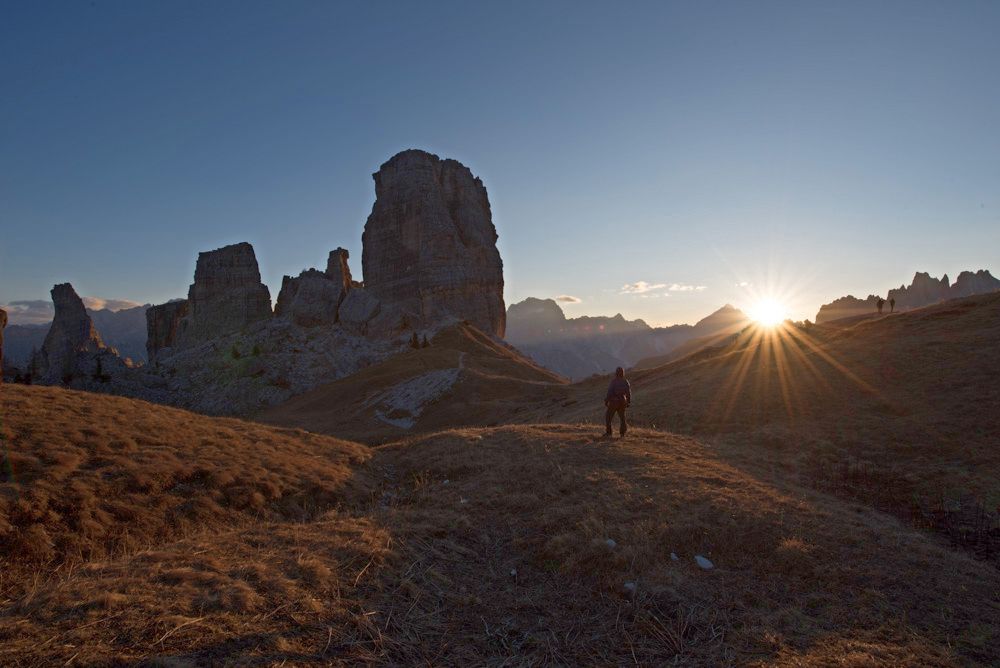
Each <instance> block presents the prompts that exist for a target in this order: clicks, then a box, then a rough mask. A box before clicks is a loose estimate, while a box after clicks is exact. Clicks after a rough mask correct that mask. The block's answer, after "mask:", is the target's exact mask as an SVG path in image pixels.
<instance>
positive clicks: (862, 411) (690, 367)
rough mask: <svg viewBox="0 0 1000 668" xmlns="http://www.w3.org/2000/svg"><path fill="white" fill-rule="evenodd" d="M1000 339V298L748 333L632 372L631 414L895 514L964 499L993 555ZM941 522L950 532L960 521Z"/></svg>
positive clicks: (997, 530)
mask: <svg viewBox="0 0 1000 668" xmlns="http://www.w3.org/2000/svg"><path fill="white" fill-rule="evenodd" d="M998 340H1000V294H992V295H982V296H978V297H973V298H969V299H960V300H954V301H950V302H946V303H943V304H940V305H937V306H932V307H928V308H925V309H920V310H917V311H911V312H907V313H902V314H895V315H892V316H885V317H881V318H878V317H875V318H855V319H851V320H847V321H842V322H833V323H829V324H824V325H819V326H813V327H810V328H807V329H803V328H796V327H787V328H785V329H779V330H776V331H774V332H768V331H766V330H755V329H749V330H747V331H745V332H744V333H743V334H742V335H741V336H740V338H739V340H738V341H736V342H733V343H730V344H729V345H727V346H724V347H721V348H716V349H713V350H705V351H701V352H699V353H696V354H694V355H692V356H690V357H688V358H686V359H683V360H679V361H677V362H673V363H670V364H667V365H664V366H662V367H659V368H657V369H651V370H646V371H639V372H636V373H634V374H632V375H631V381H632V385H633V388H634V396H635V400H634V402H633V408H634V410H633V411H632V418H633V422H634V423H635V424H637V425H642V426H648V427H654V428H656V429H663V430H669V431H671V432H675V433H684V434H690V435H695V436H698V437H699V438H703V439H709V440H711V441H712V442H713V443H714V444H716V445H717V446H718V447H719V452H720V454H723V455H725V456H726V458H727V459H728V460H729V461H731V462H734V463H737V464H738V465H739V466H741V467H743V468H745V469H747V470H749V471H753V472H756V473H759V474H760V473H764V474H768V475H775V476H779V477H787V478H793V479H795V480H797V481H799V482H802V483H807V482H812V483H815V484H816V485H817V486H818V487H820V488H822V489H825V490H829V491H832V492H834V493H837V494H840V495H842V496H844V497H845V498H848V499H853V500H859V501H862V502H865V503H870V504H871V505H873V506H875V507H879V508H881V509H883V510H887V511H889V512H893V513H894V514H897V515H898V516H900V517H909V516H911V515H913V514H914V513H912V512H911V507H912V506H914V504H915V505H916V506H918V507H919V508H923V509H924V510H926V511H927V512H932V513H933V512H936V511H935V510H934V509H935V508H938V507H942V508H958V509H959V510H958V511H956V512H957V513H958V514H957V515H955V512H952V511H949V512H951V514H952V516H953V518H954V517H957V519H958V523H959V524H960V525H962V526H961V527H959V528H958V530H957V531H958V533H962V532H968V531H972V532H973V533H976V530H975V529H974V528H973V527H971V526H970V525H971V524H977V525H978V526H980V527H981V529H982V530H980V531H978V534H979V535H980V536H985V537H986V538H985V539H986V541H987V542H988V543H991V544H993V545H994V547H992V548H986V549H984V548H982V547H979V545H981V544H982V543H983V540H978V539H976V540H970V541H969V542H970V545H971V544H972V543H975V545H974V546H973V547H972V549H975V550H976V552H977V553H979V554H990V555H993V557H991V558H995V557H996V555H997V552H998V550H997V549H996V548H995V546H996V545H1000V447H998V445H1000V440H998V438H1000V437H998V434H1000V411H997V410H995V407H996V406H1000V348H998V347H997V345H996V342H997V341H998ZM603 383H604V381H603V380H602V381H597V382H589V383H582V384H578V385H576V386H573V387H572V388H571V389H570V391H569V393H570V395H571V396H573V397H575V398H577V399H578V400H579V401H578V403H577V404H576V405H574V406H571V407H569V408H561V407H560V408H557V409H556V410H549V409H547V408H542V409H540V410H536V411H531V412H529V413H528V414H526V415H525V416H523V417H524V418H527V419H529V420H542V421H545V420H554V421H560V422H562V421H582V420H585V419H591V420H594V419H599V414H600V406H599V405H598V402H597V400H596V397H600V396H602V393H603V391H604V387H603ZM588 397H589V398H590V400H589V401H588V400H587V398H588ZM521 420H522V417H520V416H519V417H518V418H517V420H516V421H521ZM845 467H848V468H862V469H864V470H871V471H872V472H873V475H874V476H875V477H876V478H878V479H879V480H881V481H883V482H884V483H885V484H887V485H889V488H885V487H884V486H883V487H878V488H866V487H865V486H864V485H862V486H859V487H853V488H851V487H845V486H844V485H843V484H841V481H838V480H830V479H827V478H828V477H829V476H827V475H826V473H829V472H836V471H840V470H842V469H843V468H845ZM893 498H894V499H896V500H897V501H898V502H896V503H891V504H890V503H884V502H883V501H884V500H886V499H893ZM918 515H919V513H918ZM935 523H936V524H941V525H942V527H943V531H942V533H943V534H946V535H947V536H948V539H949V540H954V538H953V536H955V535H956V530H953V529H952V528H951V527H952V526H953V525H954V522H952V521H951V520H948V521H947V522H945V523H943V524H942V523H941V522H935ZM917 524H918V525H920V524H927V523H926V522H917Z"/></svg>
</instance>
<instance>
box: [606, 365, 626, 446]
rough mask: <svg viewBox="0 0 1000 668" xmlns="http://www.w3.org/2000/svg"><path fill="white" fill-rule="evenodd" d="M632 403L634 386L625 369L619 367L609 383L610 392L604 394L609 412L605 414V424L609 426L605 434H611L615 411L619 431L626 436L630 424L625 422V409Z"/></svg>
mask: <svg viewBox="0 0 1000 668" xmlns="http://www.w3.org/2000/svg"><path fill="white" fill-rule="evenodd" d="M631 403H632V386H631V385H630V384H629V382H628V381H627V380H626V379H625V369H623V368H621V367H618V368H617V369H615V377H614V378H612V379H611V383H610V384H609V385H608V392H607V394H605V395H604V405H605V406H606V407H607V409H608V410H607V412H605V414H604V426H605V427H606V428H607V429H606V431H605V433H604V435H605V436H611V420H612V418H614V416H615V413H618V421H619V429H618V433H619V435H621V436H625V432H626V431H628V426H627V425H626V424H625V409H626V408H628V407H629V405H631Z"/></svg>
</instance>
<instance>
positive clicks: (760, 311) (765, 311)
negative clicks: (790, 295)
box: [749, 298, 788, 327]
mask: <svg viewBox="0 0 1000 668" xmlns="http://www.w3.org/2000/svg"><path fill="white" fill-rule="evenodd" d="M749 310H750V317H751V318H753V320H754V322H756V323H757V324H759V325H763V326H765V327H774V326H776V325H779V324H781V323H782V322H784V321H785V319H786V318H787V317H788V309H787V308H785V305H784V304H782V303H781V302H779V301H778V300H776V299H770V298H768V299H761V300H760V301H758V302H757V303H756V304H754V305H753V306H751V307H750V309H749Z"/></svg>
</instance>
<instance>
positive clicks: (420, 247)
mask: <svg viewBox="0 0 1000 668" xmlns="http://www.w3.org/2000/svg"><path fill="white" fill-rule="evenodd" d="M373 177H374V179H375V204H374V205H373V206H372V212H371V215H370V216H368V221H367V222H366V223H365V231H364V234H363V236H362V242H363V252H362V257H361V262H362V269H363V272H364V277H365V281H364V285H365V290H367V291H369V292H370V293H371V296H373V297H375V298H377V299H378V300H379V301H380V302H382V303H383V306H382V307H381V308H380V309H379V310H378V318H379V322H377V323H375V322H373V323H369V327H368V329H369V331H370V332H371V331H372V329H373V328H374V329H375V330H377V331H375V332H374V333H376V334H379V333H386V334H391V333H393V331H395V330H399V329H402V328H404V327H406V326H410V327H415V328H423V327H430V326H435V325H439V324H441V323H443V322H446V321H447V320H448V319H456V318H457V319H460V320H468V321H469V322H470V323H472V324H474V325H476V326H477V327H479V328H480V329H482V330H483V331H485V332H487V333H490V334H494V335H496V336H501V337H502V336H503V335H504V329H505V320H506V314H505V311H504V303H503V262H502V261H501V259H500V253H499V252H498V251H497V247H496V241H497V233H496V228H495V227H494V226H493V218H492V214H491V212H490V203H489V198H488V197H487V194H486V188H485V187H484V186H483V183H482V181H481V180H480V179H478V178H476V177H475V176H473V175H472V172H471V171H469V169H468V168H467V167H465V166H464V165H462V164H461V163H459V162H457V161H455V160H441V159H440V158H438V156H436V155H432V154H430V153H426V152H424V151H418V150H408V151H403V152H402V153H398V154H397V155H395V156H393V157H392V158H391V159H390V160H389V161H388V162H386V163H385V164H383V165H382V167H381V168H380V169H379V171H378V172H377V173H376V174H374V175H373ZM387 304H388V305H391V306H390V307H389V308H387V307H386V305H387Z"/></svg>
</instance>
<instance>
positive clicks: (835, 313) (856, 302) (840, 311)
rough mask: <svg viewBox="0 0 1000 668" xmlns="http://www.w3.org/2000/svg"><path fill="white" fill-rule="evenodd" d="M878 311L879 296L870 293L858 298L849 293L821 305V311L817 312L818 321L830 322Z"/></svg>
mask: <svg viewBox="0 0 1000 668" xmlns="http://www.w3.org/2000/svg"><path fill="white" fill-rule="evenodd" d="M877 312H878V296H876V295H868V297H867V298H866V299H858V298H857V297H855V296H854V295H847V296H846V297H841V298H840V299H834V300H833V301H832V302H830V303H829V304H823V305H822V306H820V307H819V312H818V313H817V314H816V322H817V323H821V322H830V321H831V320H840V319H842V318H853V317H855V316H859V315H871V314H873V313H877Z"/></svg>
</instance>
